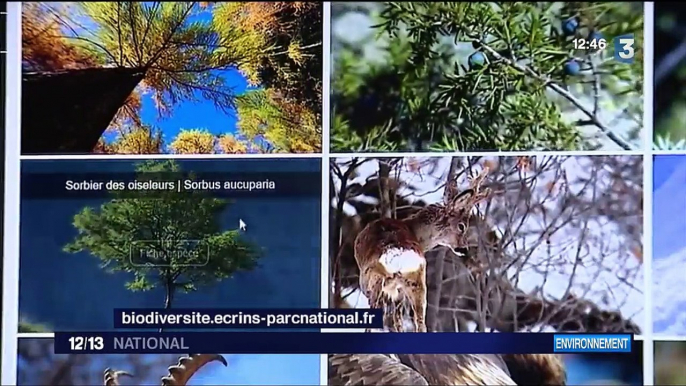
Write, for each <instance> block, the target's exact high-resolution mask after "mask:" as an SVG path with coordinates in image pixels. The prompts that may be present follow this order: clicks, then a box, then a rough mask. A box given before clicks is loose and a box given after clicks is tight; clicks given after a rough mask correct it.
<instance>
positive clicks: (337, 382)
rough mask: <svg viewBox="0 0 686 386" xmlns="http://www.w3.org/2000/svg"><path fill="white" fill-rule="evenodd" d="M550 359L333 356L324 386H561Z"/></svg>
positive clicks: (558, 363) (557, 361)
mask: <svg viewBox="0 0 686 386" xmlns="http://www.w3.org/2000/svg"><path fill="white" fill-rule="evenodd" d="M566 382H567V374H566V371H565V368H564V366H563V364H562V360H561V358H560V357H559V356H558V355H554V354H515V355H483V354H405V355H384V354H334V355H330V356H329V372H328V386H353V385H354V386H428V385H444V386H458V385H470V386H471V385H493V386H496V385H498V386H500V385H540V386H553V385H554V386H564V385H566Z"/></svg>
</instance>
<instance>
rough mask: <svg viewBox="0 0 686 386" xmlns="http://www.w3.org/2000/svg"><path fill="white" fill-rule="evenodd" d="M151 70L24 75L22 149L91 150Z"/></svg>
mask: <svg viewBox="0 0 686 386" xmlns="http://www.w3.org/2000/svg"><path fill="white" fill-rule="evenodd" d="M144 76H145V72H144V71H143V70H142V69H136V68H123V67H119V68H88V69H83V70H64V71H58V72H51V73H43V72H41V73H24V74H22V103H21V131H22V133H21V134H22V135H21V141H22V143H21V152H22V154H89V153H91V152H92V151H93V148H94V147H95V146H96V145H97V143H98V140H99V139H100V137H101V136H102V134H103V132H104V131H105V130H106V129H107V127H108V126H109V125H110V123H111V122H112V119H113V118H114V116H115V115H116V113H117V111H118V110H119V109H120V108H121V107H122V106H123V105H124V102H125V101H126V99H127V98H128V97H129V95H131V93H132V92H133V90H134V89H135V88H136V86H137V85H138V83H140V81H141V80H143V77H144Z"/></svg>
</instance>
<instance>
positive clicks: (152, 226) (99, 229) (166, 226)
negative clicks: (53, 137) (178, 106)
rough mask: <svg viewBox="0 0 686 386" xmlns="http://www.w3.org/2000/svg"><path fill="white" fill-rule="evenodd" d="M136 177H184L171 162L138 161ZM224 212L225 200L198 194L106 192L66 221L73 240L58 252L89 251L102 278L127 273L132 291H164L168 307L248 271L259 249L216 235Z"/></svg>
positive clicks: (230, 234)
mask: <svg viewBox="0 0 686 386" xmlns="http://www.w3.org/2000/svg"><path fill="white" fill-rule="evenodd" d="M136 171H137V173H138V176H139V177H140V178H141V180H143V179H145V180H170V178H172V179H171V180H174V181H176V180H178V179H181V177H184V176H188V174H187V173H186V174H183V171H182V170H181V169H180V167H179V165H178V164H177V163H175V162H174V161H171V160H169V161H147V162H143V163H140V164H139V165H138V166H137V168H136ZM174 177H176V178H174ZM184 178H185V177H184ZM229 208H230V203H229V202H228V201H226V200H223V199H217V198H211V197H208V196H206V195H204V194H203V193H199V192H192V193H183V194H179V193H176V192H175V191H171V192H163V193H160V192H159V191H158V192H150V193H148V192H143V193H140V195H137V196H136V197H132V196H131V193H130V192H127V193H121V192H119V193H113V199H112V200H110V201H108V202H106V203H104V204H102V205H101V206H100V207H99V208H93V207H86V208H83V210H82V211H81V212H79V213H78V214H76V215H75V216H74V227H75V228H76V229H77V230H78V235H77V236H76V238H75V239H74V240H73V241H72V242H70V243H69V244H67V245H66V246H65V247H64V249H65V251H68V252H73V253H77V252H89V253H90V254H91V255H93V256H94V257H97V258H98V259H100V261H101V262H102V267H103V269H107V270H108V271H109V272H126V273H129V274H133V278H132V280H131V281H129V282H128V283H127V288H129V289H130V290H132V291H147V290H151V289H153V288H157V287H162V288H164V290H165V293H166V296H165V307H167V308H168V307H171V305H172V301H173V299H174V295H175V294H176V293H178V292H191V291H195V290H197V289H198V287H200V286H203V285H210V284H212V283H215V282H217V281H220V280H223V279H226V278H229V277H231V276H232V275H233V274H234V273H236V272H238V271H241V270H250V269H253V268H254V267H255V266H256V264H257V261H258V259H259V256H260V253H261V252H260V250H259V247H258V246H256V245H253V244H252V243H250V242H249V241H247V240H245V239H244V238H243V237H242V236H241V233H240V230H238V229H236V230H228V231H227V230H223V229H222V226H221V218H220V216H221V215H222V214H223V213H224V212H225V211H227V210H229ZM150 250H152V251H154V252H155V253H154V254H152V255H151V254H149V253H147V252H148V251H150ZM141 251H143V252H146V253H138V252H141ZM179 252H184V253H179ZM151 256H152V257H151Z"/></svg>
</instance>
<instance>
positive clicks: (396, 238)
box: [355, 218, 423, 272]
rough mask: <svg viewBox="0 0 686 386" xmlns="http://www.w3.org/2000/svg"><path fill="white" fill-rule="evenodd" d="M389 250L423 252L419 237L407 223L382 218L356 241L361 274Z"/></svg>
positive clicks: (367, 228) (370, 225) (365, 230)
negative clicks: (398, 249)
mask: <svg viewBox="0 0 686 386" xmlns="http://www.w3.org/2000/svg"><path fill="white" fill-rule="evenodd" d="M389 248H400V249H407V250H412V251H415V252H417V253H419V254H420V255H423V251H422V249H421V246H420V245H419V242H418V241H417V237H416V236H415V234H414V232H413V231H412V229H411V228H410V227H409V226H408V224H407V223H406V222H405V221H402V220H395V219H390V218H382V219H379V220H376V221H373V222H371V223H370V224H368V225H367V226H366V227H365V228H364V229H363V230H362V232H360V233H359V234H358V235H357V238H356V240H355V259H356V260H357V264H358V265H359V266H360V272H363V271H364V269H365V268H367V267H369V266H371V265H374V264H376V263H377V261H378V259H379V256H381V254H383V253H384V251H386V250H387V249H389Z"/></svg>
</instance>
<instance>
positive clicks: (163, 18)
mask: <svg viewBox="0 0 686 386" xmlns="http://www.w3.org/2000/svg"><path fill="white" fill-rule="evenodd" d="M22 28H23V31H22V33H23V63H24V70H25V71H26V72H54V71H61V70H67V71H68V70H74V69H82V68H95V67H131V68H138V69H142V70H143V71H144V73H145V76H144V78H143V80H142V81H141V82H140V83H139V84H138V86H137V87H136V89H135V90H133V91H132V93H131V95H130V97H129V98H128V99H127V101H126V102H125V103H124V105H123V106H122V107H121V109H120V110H119V112H118V113H117V114H116V116H114V117H112V120H111V124H110V127H109V130H110V131H114V132H116V134H117V135H114V138H116V140H115V142H111V141H107V140H106V139H105V138H104V139H103V141H104V142H107V145H108V146H104V145H105V144H99V145H98V147H97V149H96V150H97V151H101V152H115V153H138V152H142V153H145V152H153V151H154V152H161V151H169V152H177V151H179V150H178V149H182V150H180V151H181V152H183V151H186V150H187V149H188V147H187V146H185V145H181V144H182V143H186V144H187V143H200V142H203V141H205V143H207V141H208V137H207V135H206V134H207V133H206V131H204V130H194V129H193V128H190V129H191V130H188V129H189V128H181V129H183V130H182V131H181V134H180V137H181V136H182V137H181V138H177V139H176V140H171V141H169V142H170V143H169V145H168V146H165V145H161V144H160V143H159V138H158V137H156V136H155V135H149V136H147V137H146V136H145V135H143V134H145V133H146V132H148V133H150V127H149V126H150V125H152V124H153V123H154V122H142V121H141V106H142V103H143V102H142V99H143V98H146V97H149V98H150V99H151V100H152V101H153V102H154V105H155V108H156V110H157V114H158V119H164V118H168V117H170V116H172V115H173V114H174V111H175V108H177V107H178V106H179V105H180V104H182V103H189V102H206V101H209V102H211V103H213V104H214V106H215V107H216V108H217V109H218V110H220V111H222V112H224V113H226V114H230V115H232V114H237V118H238V124H237V126H238V127H237V128H236V130H237V131H236V132H232V128H230V127H227V129H226V130H227V132H226V133H225V134H226V135H228V136H230V139H229V140H228V142H230V143H232V144H236V145H235V146H229V147H228V148H229V149H230V152H265V151H277V152H294V151H299V152H314V151H320V150H321V84H322V80H321V77H322V71H321V67H322V66H321V63H322V62H321V56H322V52H321V38H322V31H321V29H322V20H321V4H317V3H301V2H296V3H288V2H271V3H259V2H255V3H251V2H248V3H197V2H95V3H90V2H77V3H30V4H29V3H27V4H25V5H24V12H23V24H22ZM235 69H237V70H239V71H240V72H241V73H242V74H243V75H244V76H245V78H246V79H247V80H248V82H249V84H250V85H251V88H249V89H248V91H247V93H252V92H262V93H266V94H269V95H280V96H281V97H280V98H271V99H270V100H269V104H268V105H266V106H263V105H255V104H243V106H242V108H241V110H240V111H238V110H237V106H236V102H237V97H239V95H236V92H235V91H234V86H233V85H232V84H231V82H229V81H228V79H227V71H230V70H235ZM275 107H276V108H279V109H281V110H282V111H283V112H282V115H287V116H285V117H276V118H275V119H276V121H270V120H264V121H261V122H260V130H259V134H260V135H259V136H258V137H257V138H256V136H257V134H258V133H257V132H256V131H255V130H253V131H250V130H247V131H246V132H243V131H242V129H241V127H243V126H250V124H243V123H242V116H241V113H245V114H247V115H253V116H260V117H263V118H266V119H268V118H271V117H272V116H273V115H270V114H269V113H264V112H262V110H264V109H266V110H268V111H271V110H272V109H274V108H275ZM302 122H307V124H305V125H302V124H301V123H302ZM289 125H298V126H297V127H292V126H289ZM284 130H285V131H287V132H288V134H289V136H290V137H289V141H288V143H286V142H285V141H284V140H282V137H283V135H284V134H283V132H284ZM225 134H220V135H217V136H216V137H218V138H217V142H218V145H217V146H214V145H212V146H209V145H208V146H207V147H211V148H212V150H211V152H215V151H220V152H221V151H222V149H223V147H222V146H221V144H222V143H224V142H226V140H219V137H224V136H225ZM132 135H133V136H134V137H135V139H130V138H129V137H130V136H132ZM194 136H195V137H194ZM145 138H147V140H148V143H147V144H145V145H142V146H141V145H140V144H139V142H140V141H141V140H143V139H145ZM268 138H272V139H274V140H275V141H276V142H275V143H269V140H268ZM118 141H121V143H118ZM177 141H180V142H179V143H180V144H179V146H172V144H173V143H176V142H177ZM134 142H135V143H138V145H135V146H132V145H131V144H132V143H134ZM281 146H285V147H281ZM203 149H205V148H202V147H201V150H203Z"/></svg>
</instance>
